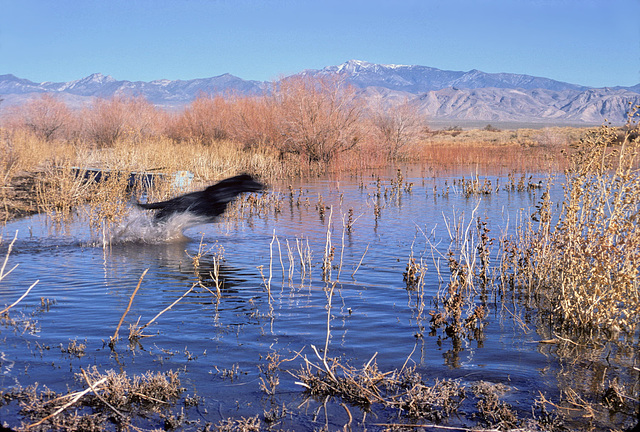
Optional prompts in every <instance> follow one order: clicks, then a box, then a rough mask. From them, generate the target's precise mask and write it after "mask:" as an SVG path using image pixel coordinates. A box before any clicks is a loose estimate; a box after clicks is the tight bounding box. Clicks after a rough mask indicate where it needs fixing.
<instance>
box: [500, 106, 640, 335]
mask: <svg viewBox="0 0 640 432" xmlns="http://www.w3.org/2000/svg"><path fill="white" fill-rule="evenodd" d="M637 118H638V114H637V111H636V110H634V111H632V113H631V114H630V118H629V123H630V125H631V127H629V128H628V130H627V134H626V137H625V139H624V140H623V141H622V142H621V143H620V144H617V143H616V131H615V130H613V129H612V128H610V127H608V126H606V125H605V126H603V127H601V128H599V129H597V130H593V131H591V132H590V133H589V134H588V135H587V136H586V137H585V138H584V139H583V140H582V141H581V142H580V143H579V144H578V145H576V147H575V149H574V151H573V152H572V153H571V154H570V155H569V156H568V157H569V161H570V165H569V167H568V169H567V170H566V174H565V184H564V190H565V194H564V202H563V204H562V208H561V211H560V214H559V215H554V214H553V206H552V203H551V202H550V198H549V195H548V193H546V194H544V195H543V199H542V201H541V202H540V204H539V206H538V209H537V211H536V214H535V215H534V219H535V221H537V222H535V221H531V222H528V223H527V224H526V225H525V226H524V227H521V230H520V232H519V234H518V235H517V236H515V237H514V238H511V239H510V240H508V241H507V242H506V243H505V246H504V261H505V263H508V264H507V266H505V267H503V272H506V273H507V276H506V279H507V280H509V284H511V285H512V286H519V287H525V289H526V290H527V294H528V295H529V296H530V298H532V299H534V300H535V302H536V304H537V305H538V307H539V308H540V311H541V312H542V313H543V314H547V315H549V316H550V317H551V318H552V319H553V320H554V321H555V322H556V323H557V324H558V325H559V326H560V327H564V328H573V329H582V330H587V331H590V330H598V329H607V330H610V331H614V332H617V331H620V330H622V331H625V332H631V333H633V332H634V331H635V328H636V326H637V324H638V317H639V316H640V279H639V274H638V271H639V269H640V224H639V223H638V218H639V215H640V171H639V169H638V167H639V159H638V156H639V155H640V139H639V138H638V136H637V132H638V124H637Z"/></svg>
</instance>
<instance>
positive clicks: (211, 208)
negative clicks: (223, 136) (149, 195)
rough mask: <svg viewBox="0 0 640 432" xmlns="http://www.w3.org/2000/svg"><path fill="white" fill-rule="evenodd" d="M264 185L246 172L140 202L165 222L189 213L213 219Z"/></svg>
mask: <svg viewBox="0 0 640 432" xmlns="http://www.w3.org/2000/svg"><path fill="white" fill-rule="evenodd" d="M264 188H265V187H264V185H263V184H262V183H260V182H259V181H257V180H255V179H254V178H253V177H251V176H250V175H248V174H241V175H237V176H235V177H230V178H228V179H225V180H222V181H221V182H219V183H216V184H214V185H213V186H209V187H208V188H206V189H205V190H202V191H199V192H191V193H188V194H185V195H181V196H179V197H175V198H172V199H170V200H167V201H161V202H156V203H147V204H140V203H138V206H140V207H142V208H144V209H147V210H157V212H156V215H155V220H156V222H165V221H167V220H168V219H169V218H170V217H171V216H173V215H176V214H180V213H189V214H191V215H193V216H196V217H198V218H201V219H202V221H203V222H205V223H206V222H215V221H216V219H217V218H218V217H219V216H220V215H221V214H222V213H224V212H225V210H226V209H227V205H228V204H229V203H230V202H232V201H233V200H234V199H236V197H237V196H238V195H240V194H241V193H244V192H257V191H261V190H264Z"/></svg>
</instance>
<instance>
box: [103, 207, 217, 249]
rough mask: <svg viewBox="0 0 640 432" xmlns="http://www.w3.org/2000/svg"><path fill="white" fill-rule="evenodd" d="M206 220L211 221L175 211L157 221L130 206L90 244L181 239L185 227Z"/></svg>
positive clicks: (164, 241)
mask: <svg viewBox="0 0 640 432" xmlns="http://www.w3.org/2000/svg"><path fill="white" fill-rule="evenodd" d="M207 222H211V220H210V218H206V217H203V216H196V215H194V214H192V213H190V212H183V213H176V214H174V215H172V216H171V217H170V218H169V219H167V220H166V221H163V222H158V221H156V220H155V219H154V218H153V215H152V214H150V213H149V212H148V211H145V210H140V209H138V208H135V207H132V208H131V211H130V212H129V214H128V215H127V216H126V217H125V219H124V220H123V221H122V222H121V223H120V224H117V225H114V226H113V227H110V228H104V229H103V230H102V232H101V238H94V239H93V240H92V245H93V246H108V245H114V244H122V243H148V244H158V243H169V242H175V241H182V240H184V239H185V235H184V230H185V229H187V228H190V227H193V226H196V225H201V224H203V223H207Z"/></svg>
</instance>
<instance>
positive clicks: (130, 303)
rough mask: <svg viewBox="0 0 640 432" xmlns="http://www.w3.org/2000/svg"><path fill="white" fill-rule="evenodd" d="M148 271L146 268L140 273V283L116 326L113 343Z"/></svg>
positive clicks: (112, 338)
mask: <svg viewBox="0 0 640 432" xmlns="http://www.w3.org/2000/svg"><path fill="white" fill-rule="evenodd" d="M148 271H149V269H146V270H145V271H143V272H142V275H140V279H138V285H136V289H134V290H133V293H132V294H131V297H129V304H128V305H127V309H125V311H124V313H123V314H122V316H121V317H120V322H118V326H117V327H116V331H115V333H114V334H113V336H112V337H111V343H112V344H115V342H116V340H117V339H118V332H119V331H120V326H121V325H122V322H123V321H124V317H126V316H127V314H128V313H129V310H130V309H131V305H132V304H133V298H134V297H135V296H136V293H137V292H138V289H140V285H142V279H144V276H145V275H146V274H147V272H148Z"/></svg>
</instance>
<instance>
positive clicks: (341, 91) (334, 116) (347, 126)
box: [272, 76, 363, 163]
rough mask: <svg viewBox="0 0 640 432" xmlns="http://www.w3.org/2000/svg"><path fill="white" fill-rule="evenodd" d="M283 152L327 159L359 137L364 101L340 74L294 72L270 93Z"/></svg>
mask: <svg viewBox="0 0 640 432" xmlns="http://www.w3.org/2000/svg"><path fill="white" fill-rule="evenodd" d="M272 98H273V102H274V107H275V109H276V112H277V114H278V117H277V121H278V125H277V126H278V132H279V137H278V141H277V142H276V143H275V144H276V146H278V148H279V149H280V151H282V152H286V153H295V154H302V155H305V156H306V157H307V159H308V160H309V161H311V162H324V163H327V162H329V161H331V159H332V158H333V157H334V156H335V155H336V154H338V153H340V152H344V151H347V150H350V149H352V148H354V147H355V146H356V145H357V144H358V142H360V140H361V138H362V131H361V130H360V129H361V128H360V124H359V121H360V119H361V117H362V112H363V104H362V101H361V100H359V99H358V98H357V97H356V92H355V89H354V88H353V87H352V86H350V85H348V84H346V83H345V81H344V80H341V79H339V78H312V77H308V76H297V77H292V78H287V79H284V80H281V81H280V82H279V83H278V84H277V86H276V88H275V89H274V91H273V94H272Z"/></svg>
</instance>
